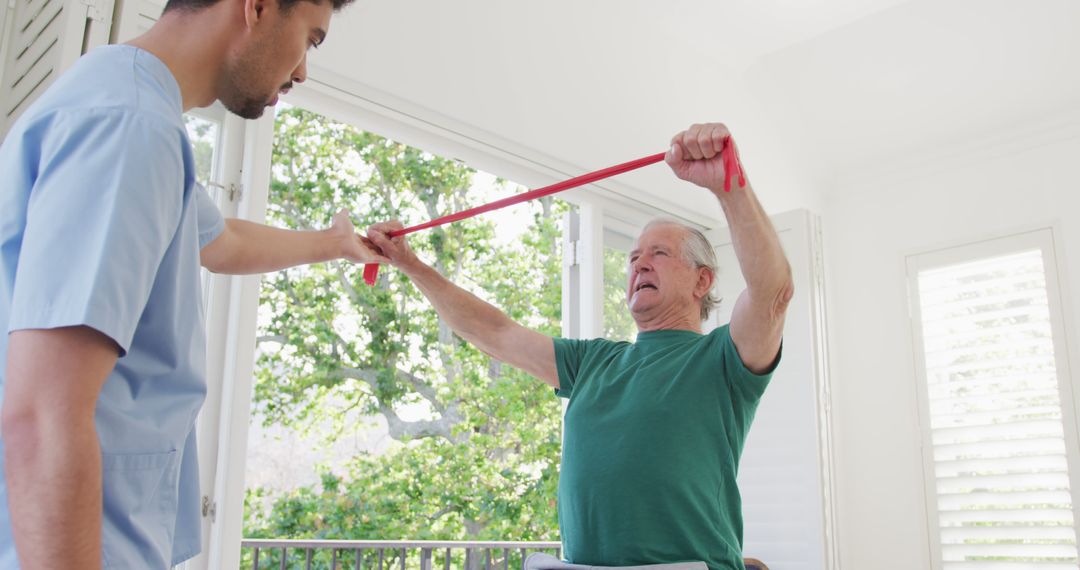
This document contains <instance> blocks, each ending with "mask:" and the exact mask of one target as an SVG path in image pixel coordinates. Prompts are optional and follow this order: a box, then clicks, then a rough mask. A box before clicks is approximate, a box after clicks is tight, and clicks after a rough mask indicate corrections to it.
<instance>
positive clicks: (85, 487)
mask: <svg viewBox="0 0 1080 570" xmlns="http://www.w3.org/2000/svg"><path fill="white" fill-rule="evenodd" d="M12 431H14V432H15V433H11V432H12ZM46 442H47V443H46ZM4 476H5V478H6V480H7V483H8V508H9V510H10V513H11V526H12V532H13V534H14V538H15V549H16V552H17V553H18V556H19V561H20V564H21V566H22V568H23V570H34V569H38V568H41V569H45V568H50V569H51V568H86V569H88V570H93V569H97V568H100V567H101V497H102V490H101V449H100V447H99V444H98V439H97V432H96V431H95V429H94V421H93V418H92V417H91V418H90V420H89V421H74V422H66V425H43V423H39V425H36V426H25V428H24V429H19V430H8V429H5V432H4Z"/></svg>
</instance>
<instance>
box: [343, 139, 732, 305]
mask: <svg viewBox="0 0 1080 570" xmlns="http://www.w3.org/2000/svg"><path fill="white" fill-rule="evenodd" d="M724 142H725V144H724V148H723V150H721V151H720V158H721V160H723V162H724V191H725V192H731V179H732V178H733V177H734V176H735V175H736V174H738V176H739V185H740V186H745V185H746V177H745V176H744V175H743V170H742V165H741V164H739V157H738V156H737V155H736V154H735V152H734V150H733V145H732V144H731V137H728V139H727V140H726V141H724ZM665 154H666V153H663V152H660V153H657V154H653V155H650V156H646V157H644V158H639V159H637V160H631V161H630V162H624V163H622V164H616V165H615V166H609V167H607V168H605V169H603V170H597V171H596V172H590V173H588V174H582V175H581V176H576V177H574V178H571V179H569V180H564V181H562V182H557V183H555V184H552V185H551V186H545V187H543V188H537V189H536V190H529V191H528V192H525V193H524V194H518V195H516V196H510V197H507V198H503V199H501V200H496V201H494V202H491V203H489V204H484V205H483V206H477V207H475V208H469V209H468V210H462V211H460V212H457V213H456V214H450V215H448V216H442V217H440V218H435V219H434V220H431V221H429V222H424V223H422V224H418V225H415V226H410V227H407V228H402V229H400V230H394V231H392V232H390V233H389V234H388V235H389V236H390V237H391V238H396V237H400V236H403V235H408V234H411V233H413V232H418V231H420V230H426V229H428V228H433V227H436V226H441V225H444V224H449V223H451V222H458V221H461V220H464V219H466V218H471V217H473V216H478V215H480V214H483V213H485V212H490V211H492V210H499V209H502V208H505V207H507V206H512V205H514V204H520V203H522V202H528V201H529V200H535V199H537V198H542V197H544V196H549V195H551V194H555V193H556V192H562V191H564V190H569V189H571V188H577V187H578V186H584V185H585V184H590V183H592V182H596V181H598V180H603V179H605V178H610V177H612V176H615V175H616V174H622V173H624V172H630V171H631V170H637V169H638V168H641V167H643V166H648V165H650V164H655V163H657V162H660V161H661V160H664V155H665ZM378 276H379V264H378V263H368V264H367V265H365V266H364V282H365V283H367V284H368V285H374V284H375V279H376V278H377V277H378Z"/></svg>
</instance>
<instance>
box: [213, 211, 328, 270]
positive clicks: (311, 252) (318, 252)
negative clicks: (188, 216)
mask: <svg viewBox="0 0 1080 570" xmlns="http://www.w3.org/2000/svg"><path fill="white" fill-rule="evenodd" d="M340 245H341V241H340V238H339V237H335V236H334V235H333V233H332V232H331V230H317V231H295V230H283V229H280V228H272V227H270V226H266V225H263V224H256V223H254V222H249V221H246V220H238V219H235V218H230V219H228V220H226V221H225V231H224V232H223V235H222V236H221V237H219V238H218V239H217V240H215V241H214V242H212V243H210V244H209V245H207V246H206V247H205V248H203V252H202V264H203V266H204V267H206V268H207V269H209V270H210V271H213V272H214V273H225V274H230V275H250V274H253V273H267V272H270V271H278V270H280V269H285V268H288V267H294V266H297V265H306V264H309V263H319V262H322V261H329V260H332V259H337V258H338V257H339V256H340Z"/></svg>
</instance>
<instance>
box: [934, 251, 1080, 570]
mask: <svg viewBox="0 0 1080 570" xmlns="http://www.w3.org/2000/svg"><path fill="white" fill-rule="evenodd" d="M983 251H984V252H985V249H984V250H983ZM1046 253H1047V252H1046V250H1045V248H1043V247H1035V248H1032V249H1023V250H1020V251H1013V252H1010V253H1007V254H1004V255H993V256H989V257H980V258H969V259H967V260H965V261H960V262H954V263H949V264H945V265H939V266H934V264H924V266H925V265H930V267H927V268H922V269H919V268H918V267H916V271H915V272H914V274H913V277H915V281H916V282H915V283H914V285H915V287H916V290H917V307H916V310H915V315H916V316H917V322H916V328H917V329H918V331H919V334H918V336H919V337H920V338H921V343H919V344H921V346H916V350H920V349H921V350H922V354H921V357H922V358H920V359H919V360H920V364H921V365H922V366H921V368H922V370H921V371H920V372H922V376H923V379H924V386H923V388H924V390H923V391H922V394H923V396H924V399H923V402H922V404H923V407H922V409H923V413H924V417H923V422H924V424H926V425H924V428H925V429H926V431H928V435H929V437H928V439H929V442H928V443H929V446H930V453H929V454H928V459H929V461H928V463H929V465H928V467H929V468H930V473H928V481H929V482H930V485H928V492H929V493H933V494H934V496H933V497H931V500H930V501H929V504H930V505H931V507H932V508H933V507H935V506H936V513H935V514H936V523H937V524H936V526H937V528H936V529H934V528H932V529H931V532H934V531H936V532H937V546H939V549H940V550H939V552H938V555H939V556H940V558H939V562H940V567H941V568H943V569H945V570H977V569H983V568H987V569H989V568H993V569H998V570H1001V569H1011V568H1025V569H1032V570H1036V569H1037V570H1050V569H1054V570H1057V569H1059V568H1060V569H1065V568H1070V569H1076V568H1077V567H1078V557H1077V547H1076V528H1075V518H1074V510H1073V504H1074V498H1073V494H1072V489H1071V486H1070V480H1069V455H1070V453H1072V454H1075V453H1076V449H1075V433H1072V434H1070V433H1067V431H1068V430H1067V428H1066V426H1067V425H1072V422H1071V421H1070V422H1066V421H1065V420H1066V414H1065V412H1066V408H1064V406H1071V404H1070V403H1069V402H1068V400H1067V399H1063V398H1062V381H1063V375H1062V374H1061V372H1062V371H1060V370H1059V369H1058V368H1059V367H1058V364H1057V362H1058V361H1057V359H1056V358H1055V344H1054V343H1055V338H1054V333H1055V324H1054V322H1053V321H1052V313H1053V312H1054V310H1055V309H1053V308H1052V306H1051V302H1050V294H1049V292H1050V290H1049V289H1048V278H1047V275H1048V271H1047V267H1046V263H1045V261H1044V260H1052V259H1053V256H1052V255H1045V254H1046ZM916 265H918V264H916ZM1054 274H1055V275H1056V272H1055V273H1054ZM1055 291H1056V290H1055ZM1054 318H1059V315H1058V316H1055V317H1054ZM1069 417H1070V419H1071V416H1069ZM1070 447H1072V448H1073V449H1070Z"/></svg>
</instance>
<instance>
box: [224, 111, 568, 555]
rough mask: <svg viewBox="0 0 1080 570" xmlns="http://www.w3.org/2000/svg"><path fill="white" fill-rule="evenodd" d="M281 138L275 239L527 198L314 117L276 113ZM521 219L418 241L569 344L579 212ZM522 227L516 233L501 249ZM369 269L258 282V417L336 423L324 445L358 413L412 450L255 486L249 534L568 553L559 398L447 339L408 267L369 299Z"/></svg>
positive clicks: (322, 268) (546, 210)
mask: <svg viewBox="0 0 1080 570" xmlns="http://www.w3.org/2000/svg"><path fill="white" fill-rule="evenodd" d="M276 125H277V126H276V129H277V130H276V137H275V143H274V151H273V152H274V156H273V165H274V166H273V178H272V183H271V188H270V200H269V207H268V212H267V221H268V223H270V224H272V225H275V226H279V227H287V228H293V229H320V228H325V227H328V226H329V225H330V220H331V217H332V216H333V214H334V213H335V212H337V211H338V210H339V209H340V208H348V209H349V210H350V211H351V213H352V216H351V217H352V220H353V223H354V224H356V226H357V228H358V229H360V230H361V231H363V230H362V229H363V228H366V227H367V226H368V225H369V224H371V223H374V222H378V221H384V220H389V219H400V220H402V222H403V223H405V224H410V223H416V222H420V221H424V220H427V219H430V218H433V217H436V216H440V215H444V214H447V213H450V212H454V211H458V210H462V209H465V208H467V207H469V206H473V205H476V204H479V203H481V202H483V201H486V200H488V199H490V198H491V195H492V194H499V195H505V194H508V193H511V192H515V191H520V190H522V189H521V188H519V187H516V186H514V185H512V184H509V183H506V182H504V181H497V182H496V184H495V185H494V188H489V187H482V186H483V185H479V184H475V181H476V180H477V178H478V176H479V175H478V173H477V172H475V171H474V170H472V169H470V168H468V167H466V166H464V165H462V164H461V163H459V162H456V161H454V160H449V159H445V158H441V157H438V156H434V155H431V154H429V153H426V152H424V151H421V150H418V149H416V148H412V147H409V146H406V145H402V144H399V143H396V142H393V141H391V140H388V139H386V138H383V137H381V136H378V135H375V134H372V133H368V132H364V131H361V130H358V129H356V128H354V127H351V126H349V125H345V124H342V123H338V122H334V121H332V120H329V119H327V118H324V117H322V116H319V115H316V114H313V113H311V112H308V111H305V110H303V109H299V108H291V109H285V110H283V111H281V112H279V115H278V119H277V122H276ZM518 207H519V208H531V210H529V213H530V214H531V216H530V217H529V223H528V225H527V227H524V228H506V227H501V226H500V227H498V228H496V225H495V222H494V221H493V220H492V219H491V217H480V218H473V219H470V220H467V221H463V222H459V223H456V224H453V225H449V226H443V227H440V228H436V229H432V230H428V231H425V232H422V233H417V234H414V235H412V236H410V238H409V240H410V243H411V245H412V247H413V248H414V249H415V250H416V251H417V252H418V254H419V255H420V256H421V258H423V259H425V260H426V261H428V262H429V263H431V264H432V265H433V266H434V267H435V268H436V269H437V270H438V271H440V272H441V273H442V274H444V275H446V276H447V277H449V278H450V279H451V280H452V281H454V282H455V283H458V284H461V285H463V286H465V287H466V288H469V289H470V290H473V291H474V292H476V293H477V294H478V295H480V296H481V297H482V298H485V299H487V300H488V301H490V302H492V303H494V304H495V305H497V306H499V307H500V308H502V309H503V310H505V311H506V312H507V313H509V315H510V316H511V317H512V318H514V319H516V320H517V321H519V322H522V323H524V324H526V325H528V326H530V327H532V328H535V329H537V330H540V331H542V332H544V333H546V334H552V335H557V334H559V332H560V321H561V316H560V309H561V286H560V276H561V253H560V251H559V249H560V243H561V230H560V227H561V217H562V214H563V212H565V211H566V208H567V206H566V205H565V204H563V203H561V202H558V201H553V200H551V199H547V200H544V201H536V202H530V203H528V204H525V205H522V206H518ZM511 230H512V231H514V232H516V231H520V232H521V233H520V237H519V238H517V239H512V240H511V239H504V238H505V234H507V232H510V231H511ZM511 233H512V232H511ZM362 271H363V267H361V266H356V265H352V264H349V263H346V262H333V263H327V264H320V265H314V266H310V267H304V268H296V269H290V270H287V271H281V272H278V273H274V274H270V275H267V276H266V277H265V278H264V280H263V286H262V293H261V299H260V303H261V312H260V313H261V317H260V324H259V332H258V335H259V337H258V343H259V344H258V347H259V351H258V354H259V355H258V362H257V366H256V379H255V387H254V413H255V417H257V418H260V419H261V421H264V422H266V423H268V424H269V423H274V424H279V425H284V426H287V427H289V428H291V429H295V430H300V431H304V430H311V429H312V428H313V426H316V425H320V424H322V423H325V421H326V419H327V418H331V419H332V420H333V421H332V424H331V425H332V429H331V430H330V432H331V433H329V434H326V437H327V438H329V439H333V438H337V437H346V436H349V435H350V434H353V433H354V431H355V430H357V429H366V428H365V427H362V426H358V425H355V424H352V423H349V422H347V421H345V419H344V418H346V417H349V416H348V415H347V414H349V413H352V415H353V416H355V415H356V414H355V412H359V413H360V414H362V415H364V416H381V417H382V418H384V419H385V422H386V425H387V426H388V429H389V434H390V436H391V437H392V438H393V439H394V440H396V441H397V442H400V445H396V446H394V447H393V448H392V449H391V450H390V451H389V452H386V453H383V454H379V455H374V454H362V455H359V456H357V457H355V458H353V459H352V460H351V463H350V464H349V466H348V468H347V470H346V472H332V471H330V470H328V469H324V470H323V471H322V473H321V483H320V484H318V485H314V486H311V487H306V488H301V489H295V490H294V491H292V492H288V493H284V494H275V493H273V492H272V491H269V490H266V489H249V490H248V496H247V498H246V505H245V506H246V508H245V522H244V535H245V536H246V537H256V538H258V537H262V538H326V539H369V540H370V539H448V540H449V539H453V540H481V539H483V540H558V529H557V523H556V508H555V497H556V486H557V480H558V465H559V449H560V438H561V435H560V417H561V408H560V404H559V401H558V398H556V397H555V396H554V395H553V394H552V391H551V389H550V388H549V387H547V386H546V385H544V384H542V383H541V382H539V381H537V380H536V379H534V378H532V377H530V376H528V375H526V374H524V373H522V372H520V371H518V370H516V369H513V368H511V367H509V366H504V365H503V364H502V363H500V362H497V361H495V360H493V359H490V358H489V357H488V356H486V355H484V354H482V353H480V352H479V351H478V350H476V349H475V348H473V347H472V346H470V345H468V344H466V343H465V342H463V341H462V340H461V339H460V338H458V337H457V336H455V335H454V334H452V332H451V331H450V330H449V328H448V327H447V326H446V324H445V323H444V322H443V321H442V320H441V319H439V318H438V316H437V315H436V314H435V312H434V311H433V310H432V309H431V307H430V305H429V304H428V303H427V302H426V301H425V300H424V299H423V297H422V296H421V295H420V293H419V292H418V291H417V290H416V288H415V287H413V285H412V284H411V283H410V282H409V281H408V280H407V279H406V278H405V277H404V276H403V275H401V274H400V273H399V272H397V271H395V270H393V269H392V268H388V267H383V268H382V270H381V272H380V274H379V279H378V282H377V283H376V285H375V286H374V287H369V286H367V285H366V284H364V282H363V280H362ZM417 410H420V413H417ZM406 411H407V413H406ZM245 556H246V557H248V559H250V553H246V554H245ZM247 564H248V566H246V567H250V562H249V561H248V562H247ZM274 567H276V566H274Z"/></svg>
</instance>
